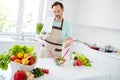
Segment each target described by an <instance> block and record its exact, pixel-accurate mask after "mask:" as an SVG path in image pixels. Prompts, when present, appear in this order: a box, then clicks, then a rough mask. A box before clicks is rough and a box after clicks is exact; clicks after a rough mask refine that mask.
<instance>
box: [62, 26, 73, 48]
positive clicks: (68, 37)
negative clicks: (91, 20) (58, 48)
mask: <svg viewBox="0 0 120 80" xmlns="http://www.w3.org/2000/svg"><path fill="white" fill-rule="evenodd" d="M72 43H73V37H72V28H71V26H70V25H69V24H68V29H67V34H66V39H65V46H64V48H67V47H70V46H71V45H72Z"/></svg>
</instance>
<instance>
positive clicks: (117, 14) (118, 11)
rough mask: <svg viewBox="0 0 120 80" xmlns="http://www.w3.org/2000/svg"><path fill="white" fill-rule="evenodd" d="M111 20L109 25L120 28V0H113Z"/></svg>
mask: <svg viewBox="0 0 120 80" xmlns="http://www.w3.org/2000/svg"><path fill="white" fill-rule="evenodd" d="M109 20H110V22H109V27H114V28H115V29H119V30H120V0H113V8H112V12H111V16H110V19H109Z"/></svg>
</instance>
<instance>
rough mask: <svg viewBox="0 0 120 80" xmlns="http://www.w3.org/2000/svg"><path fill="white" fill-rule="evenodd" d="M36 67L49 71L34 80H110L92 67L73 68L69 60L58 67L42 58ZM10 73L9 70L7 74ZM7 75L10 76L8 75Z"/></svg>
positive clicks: (107, 75) (47, 59)
mask: <svg viewBox="0 0 120 80" xmlns="http://www.w3.org/2000/svg"><path fill="white" fill-rule="evenodd" d="M36 67H40V68H47V69H49V74H45V75H44V76H42V77H39V78H35V80H110V79H109V74H106V73H100V72H97V71H96V70H95V69H94V68H93V67H85V66H82V67H78V66H73V65H72V64H71V63H70V61H69V59H68V60H67V61H66V63H65V64H63V65H60V66H58V65H56V64H55V63H54V62H53V59H51V58H43V59H39V60H38V62H37V64H36ZM10 71H11V70H10V68H9V69H8V72H10ZM6 73H7V72H6ZM7 74H8V75H10V73H7ZM5 80H9V79H8V78H6V79H5Z"/></svg>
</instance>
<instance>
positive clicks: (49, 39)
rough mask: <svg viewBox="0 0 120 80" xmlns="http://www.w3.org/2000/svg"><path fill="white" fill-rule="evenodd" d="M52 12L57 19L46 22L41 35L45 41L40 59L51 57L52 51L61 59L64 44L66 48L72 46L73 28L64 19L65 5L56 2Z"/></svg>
mask: <svg viewBox="0 0 120 80" xmlns="http://www.w3.org/2000/svg"><path fill="white" fill-rule="evenodd" d="M52 10H53V13H54V16H55V17H54V18H52V19H49V20H48V21H46V23H45V24H44V27H43V29H42V32H41V33H40V38H41V39H42V40H43V41H44V44H43V45H42V47H41V49H40V57H51V55H50V51H51V52H52V54H53V56H54V57H61V55H62V46H63V43H64V48H67V47H70V46H71V45H72V41H73V39H72V37H71V36H72V30H71V27H70V25H69V24H68V23H67V22H66V21H65V20H64V19H63V17H62V15H63V11H64V6H63V4H62V3H60V2H54V3H53V5H52ZM45 36H46V38H45Z"/></svg>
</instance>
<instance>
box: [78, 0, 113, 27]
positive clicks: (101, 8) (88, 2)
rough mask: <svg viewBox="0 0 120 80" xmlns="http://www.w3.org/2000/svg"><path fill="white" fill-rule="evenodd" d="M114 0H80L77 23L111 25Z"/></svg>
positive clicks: (99, 25)
mask: <svg viewBox="0 0 120 80" xmlns="http://www.w3.org/2000/svg"><path fill="white" fill-rule="evenodd" d="M112 7H113V0H79V7H78V10H77V11H76V12H77V15H78V16H77V20H76V21H77V23H78V24H83V25H90V26H98V27H109V26H108V24H109V18H110V16H111V11H112Z"/></svg>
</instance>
